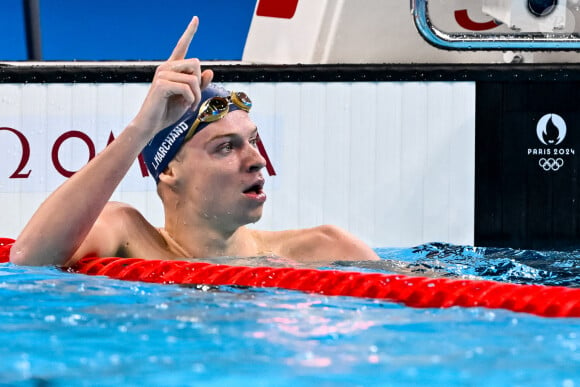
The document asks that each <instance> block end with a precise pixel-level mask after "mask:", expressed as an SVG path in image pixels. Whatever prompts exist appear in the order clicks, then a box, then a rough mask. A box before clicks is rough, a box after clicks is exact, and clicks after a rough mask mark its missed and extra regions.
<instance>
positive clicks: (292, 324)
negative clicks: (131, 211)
mask: <svg viewBox="0 0 580 387" xmlns="http://www.w3.org/2000/svg"><path fill="white" fill-rule="evenodd" d="M377 252H378V253H379V255H381V257H383V258H385V259H389V260H390V259H392V260H396V261H398V265H399V266H397V267H399V268H400V269H401V270H402V271H409V270H410V271H413V272H415V273H417V274H422V273H423V274H428V275H437V276H464V277H477V278H485V279H495V280H500V281H507V282H515V283H539V284H548V285H564V286H570V287H580V258H577V256H578V254H577V252H548V253H545V252H536V251H520V250H512V249H482V248H481V249H478V248H473V247H469V246H454V245H446V244H429V245H423V246H417V247H414V248H407V249H394V248H393V249H377ZM385 262H388V261H386V260H385ZM359 266H360V267H359V270H363V271H376V270H387V271H388V270H390V271H393V270H395V269H396V268H395V269H393V266H392V265H386V266H385V267H383V268H381V267H380V265H379V266H375V267H369V266H368V265H366V266H365V265H363V264H361V265H359ZM339 268H340V269H342V268H345V269H348V270H352V269H353V267H352V265H351V266H347V265H346V264H344V265H341V266H339ZM385 268H387V269H385ZM0 302H2V306H1V307H0V359H2V366H1V367H0V385H2V386H4V385H10V386H13V385H14V386H69V385H70V386H77V385H87V386H96V385H98V386H109V385H110V386H113V385H128V386H137V385H139V386H149V385H151V386H197V385H204V386H292V387H296V386H298V385H299V386H411V385H450V386H454V385H457V386H481V385H489V386H491V385H493V386H534V385H537V386H565V387H572V386H580V319H577V318H568V319H564V318H543V317H537V316H533V315H528V314H521V313H514V312H510V311H505V310H489V309H482V308H470V309H467V308H450V309H414V308H408V307H404V306H401V305H397V304H394V303H389V302H384V301H378V300H369V299H359V298H351V297H326V296H321V295H313V294H305V293H301V292H296V291H288V290H280V289H256V288H250V289H240V288H233V287H220V288H209V287H200V288H196V287H184V286H177V285H158V284H145V283H137V282H126V281H118V280H111V279H107V278H103V277H90V276H84V275H79V274H72V273H65V272H62V271H60V270H58V269H56V268H50V267H48V268H29V267H18V266H14V265H11V264H0Z"/></svg>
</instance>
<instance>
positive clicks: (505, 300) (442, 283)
mask: <svg viewBox="0 0 580 387" xmlns="http://www.w3.org/2000/svg"><path fill="white" fill-rule="evenodd" d="M12 242H13V241H12V240H7V239H0V262H2V261H4V262H5V261H7V260H8V255H9V252H10V247H11V244H12ZM68 270H69V271H72V272H76V273H82V274H88V275H103V276H107V277H110V278H115V279H121V280H129V281H142V282H152V283H162V284H196V285H239V286H253V287H273V288H283V289H290V290H300V291H304V292H312V293H319V294H324V295H332V296H351V297H365V298H377V299H384V300H388V301H394V302H400V303H403V304H405V305H407V306H410V307H418V308H448V307H452V306H462V307H485V308H494V309H496V308H498V309H508V310H511V311H514V312H524V313H531V314H536V315H539V316H545V317H580V289H575V288H567V287H563V286H544V285H517V284H510V283H503V282H496V281H480V280H458V279H446V278H427V277H412V276H405V275H398V274H381V273H360V272H347V271H335V270H314V269H297V268H273V267H246V266H228V265H214V264H210V263H204V262H187V261H163V260H146V259H140V258H114V257H109V258H96V257H88V258H83V259H81V260H79V261H78V262H77V263H76V264H75V265H74V266H72V267H71V268H69V269H68Z"/></svg>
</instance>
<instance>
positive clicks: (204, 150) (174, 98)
mask: <svg viewBox="0 0 580 387" xmlns="http://www.w3.org/2000/svg"><path fill="white" fill-rule="evenodd" d="M197 26H198V19H197V17H194V18H193V19H192V21H191V23H190V24H189V25H188V27H187V29H186V30H185V32H184V34H183V35H182V37H181V39H180V40H179V42H178V43H177V45H176V47H175V49H174V50H173V53H172V54H171V56H170V58H169V60H167V61H166V62H164V63H163V64H161V65H160V66H159V67H158V68H157V70H156V72H155V76H154V78H153V81H152V83H151V86H150V89H149V92H148V94H147V96H146V98H145V101H144V102H143V105H142V106H141V109H140V111H139V112H138V114H137V116H136V117H135V118H134V119H133V121H132V122H131V123H129V125H128V126H127V127H126V128H125V129H124V130H123V132H122V133H121V134H120V135H119V136H118V137H117V139H116V140H115V141H113V142H112V143H111V144H110V145H109V146H108V147H107V148H106V149H105V150H103V152H101V153H100V154H99V155H98V156H97V157H95V158H94V159H93V160H92V161H91V162H89V163H88V164H87V165H86V166H85V167H84V168H82V169H81V170H80V171H79V172H77V173H76V174H75V175H74V176H72V177H71V178H70V179H68V180H67V181H66V182H65V183H64V184H62V185H61V186H60V187H59V188H58V189H57V190H56V191H55V192H54V193H52V194H51V195H50V196H49V197H48V199H47V200H46V201H45V202H44V203H43V204H42V205H41V206H40V208H39V209H38V210H37V212H36V213H35V214H34V216H33V217H32V218H31V219H30V221H29V222H28V224H27V225H26V227H25V228H24V230H23V231H22V233H21V234H20V236H19V237H18V239H17V241H16V242H15V243H14V246H13V247H12V250H11V253H10V260H11V261H12V262H13V263H16V264H20V265H71V264H73V263H74V262H76V261H77V260H78V259H80V258H82V257H84V256H89V255H90V256H101V257H104V256H119V257H138V258H147V259H177V258H207V257H253V256H270V257H281V258H282V259H285V260H288V262H289V263H291V264H292V263H306V264H308V263H311V262H316V263H317V264H324V263H329V262H332V261H337V260H356V261H361V260H377V259H378V257H377V255H376V254H375V253H374V251H373V250H372V249H371V248H370V247H368V246H366V245H365V244H364V243H363V242H361V241H360V240H358V239H356V238H355V237H354V236H352V235H350V234H348V233H347V232H345V231H343V230H341V229H339V228H337V227H334V226H319V227H314V228H310V229H301V230H286V231H258V230H253V229H249V228H247V227H246V225H247V224H249V223H254V222H256V221H258V220H259V219H260V217H261V216H262V209H263V206H264V202H265V201H266V194H265V193H264V192H263V189H262V187H263V184H264V178H263V177H262V169H263V168H264V167H265V160H264V158H263V157H262V155H261V154H260V153H259V151H258V149H257V147H256V141H257V135H258V133H257V129H256V125H255V124H254V123H253V122H252V120H251V119H250V117H249V115H248V111H249V108H250V107H251V102H250V101H249V98H248V97H247V96H245V95H244V94H243V93H229V92H227V91H225V90H224V89H221V88H219V87H215V86H214V85H212V84H211V81H212V79H213V72H212V71H211V70H204V71H201V67H200V62H199V60H198V59H195V58H192V59H185V55H186V53H187V50H188V48H189V44H190V42H191V40H192V38H193V36H194V34H195V31H196V30H197ZM198 110H199V112H198ZM184 113H185V114H184ZM180 117H181V119H180ZM164 128H165V129H164ZM142 151H143V153H144V155H145V157H146V160H147V163H148V167H149V169H150V171H151V172H152V174H153V176H154V177H155V179H156V181H157V192H158V193H159V196H160V197H161V200H162V201H163V206H164V210H165V228H163V229H156V228H155V227H153V226H152V225H151V224H150V223H149V222H147V220H145V218H144V217H143V216H142V215H141V214H140V213H139V212H138V211H137V210H136V209H134V208H132V207H130V206H128V205H126V204H122V203H116V202H108V201H109V199H110V197H111V195H112V194H113V191H114V190H115V188H116V187H117V186H118V184H119V183H120V181H121V180H122V178H123V177H124V176H125V174H126V173H127V171H128V170H129V168H130V167H131V165H132V164H133V162H134V161H135V159H136V158H137V156H138V155H139V154H140V153H141V152H142Z"/></svg>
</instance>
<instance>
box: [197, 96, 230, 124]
mask: <svg viewBox="0 0 580 387" xmlns="http://www.w3.org/2000/svg"><path fill="white" fill-rule="evenodd" d="M227 111H228V100H227V99H226V98H223V97H213V98H211V99H209V100H207V101H205V102H204V103H203V105H202V106H201V108H200V110H199V116H198V119H199V120H200V121H201V122H211V121H216V120H219V119H220V118H222V117H223V116H224V115H225V113H227Z"/></svg>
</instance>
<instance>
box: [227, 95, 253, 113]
mask: <svg viewBox="0 0 580 387" xmlns="http://www.w3.org/2000/svg"><path fill="white" fill-rule="evenodd" d="M231 98H232V102H233V103H234V104H236V106H237V107H239V108H240V109H242V110H245V111H249V110H250V109H251V108H252V100H251V99H250V97H248V95H247V94H246V93H244V92H242V91H238V92H234V93H232V96H231Z"/></svg>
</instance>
